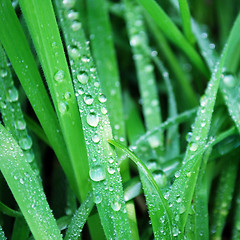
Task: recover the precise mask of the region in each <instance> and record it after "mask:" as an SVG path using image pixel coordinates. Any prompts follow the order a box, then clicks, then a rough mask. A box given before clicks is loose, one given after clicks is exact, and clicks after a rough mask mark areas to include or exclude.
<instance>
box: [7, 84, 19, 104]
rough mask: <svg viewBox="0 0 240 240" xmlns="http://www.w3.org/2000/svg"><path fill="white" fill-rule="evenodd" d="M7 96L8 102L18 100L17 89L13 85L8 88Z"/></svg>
mask: <svg viewBox="0 0 240 240" xmlns="http://www.w3.org/2000/svg"><path fill="white" fill-rule="evenodd" d="M7 97H8V100H9V102H16V101H17V100H18V90H17V89H16V88H15V87H11V88H9V89H8V96H7Z"/></svg>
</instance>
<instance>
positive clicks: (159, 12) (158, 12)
mask: <svg viewBox="0 0 240 240" xmlns="http://www.w3.org/2000/svg"><path fill="white" fill-rule="evenodd" d="M139 2H140V3H141V5H142V6H143V7H144V8H145V9H146V11H147V12H148V13H149V14H150V15H151V17H152V18H153V20H154V21H155V22H156V24H157V25H158V26H159V28H160V29H161V30H162V32H163V33H164V34H165V35H166V37H167V38H168V39H169V40H170V41H171V42H172V43H174V44H175V45H176V46H178V47H179V48H180V49H181V50H182V51H183V52H184V53H185V54H186V55H187V56H188V58H189V59H190V60H191V62H192V63H193V64H194V65H195V66H196V68H198V69H199V70H200V71H201V72H202V73H203V74H204V75H205V76H206V77H207V76H208V70H207V68H206V66H205V64H204V62H203V60H202V59H201V57H200V56H199V54H198V53H197V52H196V50H195V49H194V48H193V47H192V46H191V44H190V43H188V41H187V40H186V38H185V37H184V36H183V35H182V33H181V32H180V31H179V29H178V28H177V27H176V26H175V24H174V23H173V22H172V20H171V19H170V18H169V17H168V16H167V14H166V13H165V12H164V11H163V9H162V8H161V7H160V5H159V4H157V2H155V1H154V0H139Z"/></svg>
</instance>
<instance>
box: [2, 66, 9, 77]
mask: <svg viewBox="0 0 240 240" xmlns="http://www.w3.org/2000/svg"><path fill="white" fill-rule="evenodd" d="M7 74H8V73H7V70H6V69H4V68H2V69H0V76H1V77H2V78H5V77H6V76H7Z"/></svg>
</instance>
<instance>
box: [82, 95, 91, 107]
mask: <svg viewBox="0 0 240 240" xmlns="http://www.w3.org/2000/svg"><path fill="white" fill-rule="evenodd" d="M84 102H85V103H86V104H87V105H91V104H92V103H93V97H92V96H91V95H89V94H88V95H86V96H85V97H84Z"/></svg>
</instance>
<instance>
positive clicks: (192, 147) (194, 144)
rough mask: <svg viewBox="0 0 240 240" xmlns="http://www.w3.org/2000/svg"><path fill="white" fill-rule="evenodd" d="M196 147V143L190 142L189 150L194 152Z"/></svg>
mask: <svg viewBox="0 0 240 240" xmlns="http://www.w3.org/2000/svg"><path fill="white" fill-rule="evenodd" d="M197 149H198V145H197V144H196V143H191V144H190V151H192V152H195V151H197Z"/></svg>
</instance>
